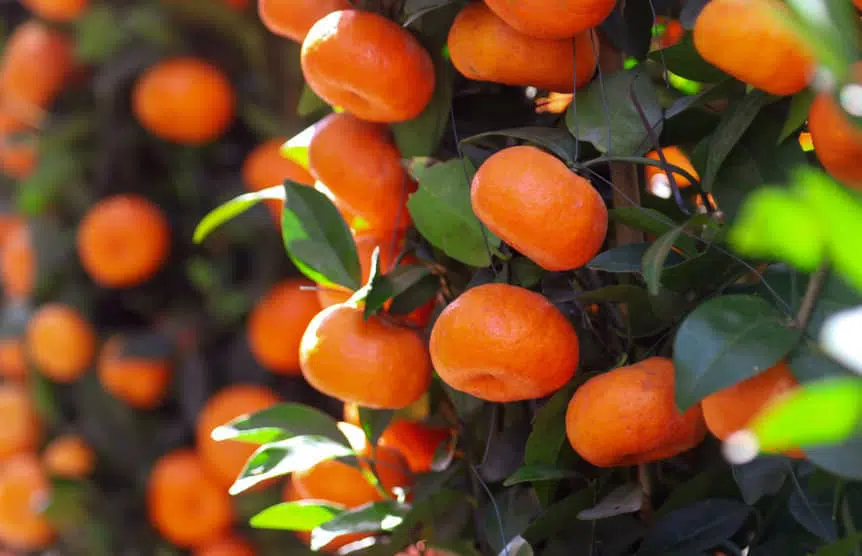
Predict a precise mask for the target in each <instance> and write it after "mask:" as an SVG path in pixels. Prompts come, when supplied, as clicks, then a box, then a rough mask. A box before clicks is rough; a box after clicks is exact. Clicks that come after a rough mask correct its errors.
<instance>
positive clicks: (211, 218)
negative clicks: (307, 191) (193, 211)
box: [192, 185, 284, 243]
mask: <svg viewBox="0 0 862 556" xmlns="http://www.w3.org/2000/svg"><path fill="white" fill-rule="evenodd" d="M269 199H271V200H275V201H282V200H284V188H283V187H282V186H280V185H276V186H273V187H268V188H266V189H262V190H260V191H255V192H253V193H243V194H242V195H239V196H238V197H234V198H233V199H231V200H230V201H228V202H226V203H224V204H222V205H219V206H218V207H216V208H215V209H213V210H211V211H210V212H208V213H207V215H206V216H204V217H203V219H201V221H200V222H199V223H198V225H197V227H195V232H194V236H193V238H192V239H193V241H194V242H195V243H200V242H202V241H203V240H204V239H206V237H207V236H208V235H210V233H212V231H213V230H215V229H216V228H218V227H219V226H221V225H222V224H224V223H225V222H227V221H228V220H232V219H234V218H236V217H237V216H239V215H240V214H242V213H244V212H245V211H247V210H248V209H250V208H251V207H253V206H254V205H256V204H258V203H259V202H261V201H264V200H269Z"/></svg>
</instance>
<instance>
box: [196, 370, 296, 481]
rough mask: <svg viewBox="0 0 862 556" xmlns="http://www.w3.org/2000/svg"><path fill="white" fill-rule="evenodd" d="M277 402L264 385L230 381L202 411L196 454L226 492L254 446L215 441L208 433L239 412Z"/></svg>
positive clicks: (251, 410) (252, 451)
mask: <svg viewBox="0 0 862 556" xmlns="http://www.w3.org/2000/svg"><path fill="white" fill-rule="evenodd" d="M280 401H281V400H280V399H279V397H278V396H277V395H276V394H275V393H274V392H272V391H271V390H269V389H267V388H265V387H263V386H257V385H254V384H233V385H231V386H226V387H225V388H223V389H222V390H220V391H219V392H217V393H216V394H215V395H213V396H212V397H211V398H210V399H209V400H208V401H207V403H206V405H205V406H204V408H203V409H202V410H201V412H200V414H199V415H198V422H197V426H196V429H195V432H196V442H197V449H198V453H199V454H200V457H201V461H202V462H203V463H204V465H205V466H206V468H207V471H209V473H210V475H211V476H212V477H213V479H214V480H215V481H216V483H218V484H219V485H220V487H221V488H222V489H223V490H224V491H225V492H227V488H228V487H230V485H232V484H233V482H234V480H236V478H237V477H238V476H239V474H240V472H241V471H242V468H243V467H245V462H246V460H248V458H249V457H251V454H252V453H254V451H255V450H256V449H257V446H255V445H254V444H248V443H245V442H237V441H235V440H223V441H216V440H213V439H212V438H210V433H211V432H212V430H213V429H214V428H216V427H219V426H221V425H224V424H226V423H227V422H228V421H231V420H233V419H235V418H236V417H239V416H240V415H245V414H246V413H255V412H257V411H260V410H262V409H266V408H268V407H272V406H273V405H275V404H277V403H279V402H280Z"/></svg>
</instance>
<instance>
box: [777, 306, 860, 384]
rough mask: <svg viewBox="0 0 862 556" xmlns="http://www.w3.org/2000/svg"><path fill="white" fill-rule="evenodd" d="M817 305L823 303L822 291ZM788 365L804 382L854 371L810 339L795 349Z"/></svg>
mask: <svg viewBox="0 0 862 556" xmlns="http://www.w3.org/2000/svg"><path fill="white" fill-rule="evenodd" d="M817 305H818V306H822V305H823V296H822V293H821V297H820V300H818V303H817ZM787 365H788V366H789V367H790V370H791V372H793V376H795V377H796V380H798V381H799V382H802V383H807V382H812V381H815V380H820V379H821V378H830V377H836V378H837V377H849V376H853V373H852V371H850V370H849V369H847V368H845V367H843V366H841V365H840V364H838V363H836V362H835V361H833V360H832V359H830V358H829V357H828V356H827V355H826V354H825V353H823V351H822V350H821V349H820V347H819V346H818V345H817V344H815V343H814V342H809V341H804V342H802V343H801V344H800V345H799V347H797V348H796V349H795V350H793V352H792V353H791V354H790V357H788V358H787Z"/></svg>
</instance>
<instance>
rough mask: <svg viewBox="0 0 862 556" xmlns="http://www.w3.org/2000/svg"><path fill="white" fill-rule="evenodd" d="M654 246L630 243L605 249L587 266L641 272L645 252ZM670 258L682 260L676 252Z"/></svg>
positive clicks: (677, 261)
mask: <svg viewBox="0 0 862 556" xmlns="http://www.w3.org/2000/svg"><path fill="white" fill-rule="evenodd" d="M651 246H652V243H630V244H628V245H621V246H619V247H614V248H612V249H608V250H607V251H603V252H601V253H599V254H598V255H596V257H595V258H594V259H593V260H591V261H590V262H588V263H587V268H590V269H592V270H604V271H605V272H615V273H620V272H634V273H638V274H639V273H640V272H641V269H642V268H643V267H642V263H643V257H644V254H645V253H646V252H647V250H648V249H649V248H650V247H651ZM668 260H669V261H672V262H674V264H675V263H679V262H682V257H679V256H678V255H677V254H676V253H670V255H669V256H668Z"/></svg>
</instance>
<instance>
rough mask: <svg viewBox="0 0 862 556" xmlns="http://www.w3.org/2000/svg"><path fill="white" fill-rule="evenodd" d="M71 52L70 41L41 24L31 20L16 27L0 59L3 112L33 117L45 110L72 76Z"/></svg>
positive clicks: (0, 105) (58, 32)
mask: <svg viewBox="0 0 862 556" xmlns="http://www.w3.org/2000/svg"><path fill="white" fill-rule="evenodd" d="M72 52H73V44H72V41H71V39H69V37H67V36H66V35H64V34H63V33H61V32H60V31H57V30H55V29H52V28H50V27H48V26H47V25H45V24H44V23H40V22H38V21H36V20H30V21H27V22H24V23H22V24H20V25H18V26H17V27H15V30H14V31H12V34H11V35H9V38H8V40H7V41H6V43H5V44H4V45H3V54H2V56H0V107H2V110H4V111H5V110H11V111H12V112H10V113H11V114H17V113H26V114H29V115H35V114H36V113H38V109H44V108H46V107H48V105H49V104H51V103H52V102H53V100H54V98H55V97H56V96H57V94H58V93H59V92H60V90H61V89H62V88H63V85H64V84H65V83H66V79H67V77H68V76H69V74H70V72H71V69H72ZM36 60H38V63H34V61H36ZM34 109H35V111H34ZM27 121H31V120H30V119H29V118H27Z"/></svg>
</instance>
